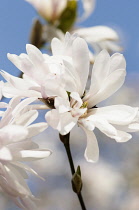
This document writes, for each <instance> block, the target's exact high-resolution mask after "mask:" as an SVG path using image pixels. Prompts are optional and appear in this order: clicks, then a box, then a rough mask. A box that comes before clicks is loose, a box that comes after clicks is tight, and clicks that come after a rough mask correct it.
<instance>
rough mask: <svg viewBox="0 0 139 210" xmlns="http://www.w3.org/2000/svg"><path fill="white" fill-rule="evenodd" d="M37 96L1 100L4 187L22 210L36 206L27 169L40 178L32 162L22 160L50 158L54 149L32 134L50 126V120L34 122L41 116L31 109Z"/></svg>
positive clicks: (1, 184) (1, 182)
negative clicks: (34, 138) (48, 124)
mask: <svg viewBox="0 0 139 210" xmlns="http://www.w3.org/2000/svg"><path fill="white" fill-rule="evenodd" d="M35 99H36V98H29V99H25V100H23V101H21V102H20V98H19V97H16V98H13V99H11V101H10V102H9V104H5V103H3V102H1V103H0V107H1V108H5V107H6V111H1V113H0V115H1V116H2V119H1V121H0V187H1V189H2V191H4V192H5V193H7V194H8V195H9V196H10V197H11V198H12V199H13V200H14V202H15V203H16V204H17V205H18V206H19V207H20V208H22V209H28V210H31V209H36V207H35V203H34V201H35V197H34V196H33V195H32V193H31V191H30V189H29V188H28V186H27V184H26V182H25V179H27V178H28V175H27V172H30V173H32V174H34V175H36V176H38V177H39V175H38V174H37V173H36V172H35V171H34V170H33V169H31V168H30V167H29V166H28V165H25V164H23V163H22V162H20V161H31V160H37V159H41V158H45V157H48V156H49V155H50V154H51V152H50V151H49V150H47V149H39V147H38V145H37V144H36V143H34V142H32V141H31V139H30V137H32V136H34V135H37V134H39V133H40V132H42V131H43V130H45V129H46V128H47V123H36V124H32V123H33V122H34V120H35V119H36V118H37V116H38V112H37V111H36V110H28V104H30V103H31V102H33V101H34V100H35Z"/></svg>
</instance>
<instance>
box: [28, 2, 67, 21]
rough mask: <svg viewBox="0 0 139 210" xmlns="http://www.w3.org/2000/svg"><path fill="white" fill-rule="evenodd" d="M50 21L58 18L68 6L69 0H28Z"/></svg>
mask: <svg viewBox="0 0 139 210" xmlns="http://www.w3.org/2000/svg"><path fill="white" fill-rule="evenodd" d="M26 1H27V2H29V3H30V4H32V6H33V7H34V8H35V9H36V10H37V11H38V13H39V14H40V15H41V16H42V17H43V18H44V19H46V20H48V21H52V22H53V21H55V20H57V19H58V18H59V17H60V15H61V14H62V12H63V11H64V9H65V8H66V6H67V2H68V0H26Z"/></svg>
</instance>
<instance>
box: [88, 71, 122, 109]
mask: <svg viewBox="0 0 139 210" xmlns="http://www.w3.org/2000/svg"><path fill="white" fill-rule="evenodd" d="M125 76H126V71H125V69H118V70H116V71H114V72H112V73H111V74H110V75H109V76H108V77H107V79H106V80H105V81H104V82H103V83H102V86H101V88H100V90H99V91H98V93H96V94H95V95H91V94H90V96H89V100H88V104H89V108H91V107H93V106H95V105H96V104H98V103H99V102H101V101H103V100H105V99H107V98H108V97H110V96H111V95H113V94H114V93H115V92H116V91H117V90H118V89H119V88H120V87H121V86H122V85H123V83H124V80H125Z"/></svg>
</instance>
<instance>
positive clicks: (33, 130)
mask: <svg viewBox="0 0 139 210" xmlns="http://www.w3.org/2000/svg"><path fill="white" fill-rule="evenodd" d="M47 127H48V125H47V123H44V122H42V123H36V124H32V125H30V126H28V127H27V130H28V138H30V137H32V136H36V135H38V134H39V133H41V132H43V131H44V130H45V129H46V128H47Z"/></svg>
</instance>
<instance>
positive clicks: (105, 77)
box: [46, 37, 139, 162]
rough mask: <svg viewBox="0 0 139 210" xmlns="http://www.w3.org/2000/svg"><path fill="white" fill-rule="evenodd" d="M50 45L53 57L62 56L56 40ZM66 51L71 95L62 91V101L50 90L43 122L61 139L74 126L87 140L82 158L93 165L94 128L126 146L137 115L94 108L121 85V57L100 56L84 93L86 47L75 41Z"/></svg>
mask: <svg viewBox="0 0 139 210" xmlns="http://www.w3.org/2000/svg"><path fill="white" fill-rule="evenodd" d="M68 43H69V40H68V41H67V45H66V44H65V46H69V45H68ZM53 44H54V46H55V48H53V50H54V51H55V53H57V54H58V53H59V54H60V55H61V54H62V53H65V52H66V51H65V49H66V47H63V48H60V44H59V40H58V39H55V40H54V41H53ZM56 46H58V48H57V47H56ZM59 49H61V50H60V51H59ZM70 49H71V51H70V50H69V51H70V54H71V58H72V64H71V66H70V69H72V70H71V72H74V76H73V75H72V77H73V86H72V87H71V89H72V91H71V92H66V91H65V93H64V91H63V93H64V94H63V97H62V94H61V96H59V92H58V93H57V90H58V88H57V90H56V89H54V87H52V86H51V91H52V92H54V91H55V102H54V107H55V109H53V110H51V111H49V112H47V113H46V120H47V122H48V124H49V125H51V126H52V127H53V128H54V129H57V130H58V131H59V132H60V134H61V135H66V134H67V133H69V132H70V131H71V130H72V128H73V127H74V126H75V125H76V124H78V125H79V126H80V127H81V128H82V129H83V130H84V132H85V133H86V136H87V147H86V151H85V158H86V159H87V161H90V162H95V161H97V160H98V156H99V149H98V144H97V139H96V137H95V134H94V132H93V131H94V129H95V127H96V128H98V129H99V130H100V131H101V132H103V133H104V134H105V135H107V136H108V137H110V138H113V139H115V140H116V141H117V142H126V141H128V140H129V139H131V137H132V136H131V134H129V133H127V132H128V131H129V132H135V131H138V130H139V111H138V108H132V107H130V106H126V105H113V106H108V107H101V108H97V107H96V105H97V104H98V103H99V102H101V101H103V100H105V99H107V98H108V97H110V96H111V95H112V94H114V93H115V92H116V91H117V90H118V89H119V88H120V87H121V86H122V84H123V82H124V79H125V75H126V71H125V68H126V62H125V59H124V57H123V55H122V54H120V53H115V54H113V55H112V56H111V57H110V56H109V54H108V52H107V51H106V50H103V51H101V52H100V54H99V55H98V56H97V57H96V60H95V63H94V66H93V69H92V78H91V85H90V89H89V91H88V92H85V86H86V82H87V78H88V73H89V51H88V47H87V44H86V42H85V41H84V40H83V39H82V38H78V37H77V38H76V39H72V41H71V42H70ZM68 53H69V52H68ZM73 69H74V70H73ZM65 82H66V81H65ZM46 89H47V88H46ZM66 93H67V95H66Z"/></svg>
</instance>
